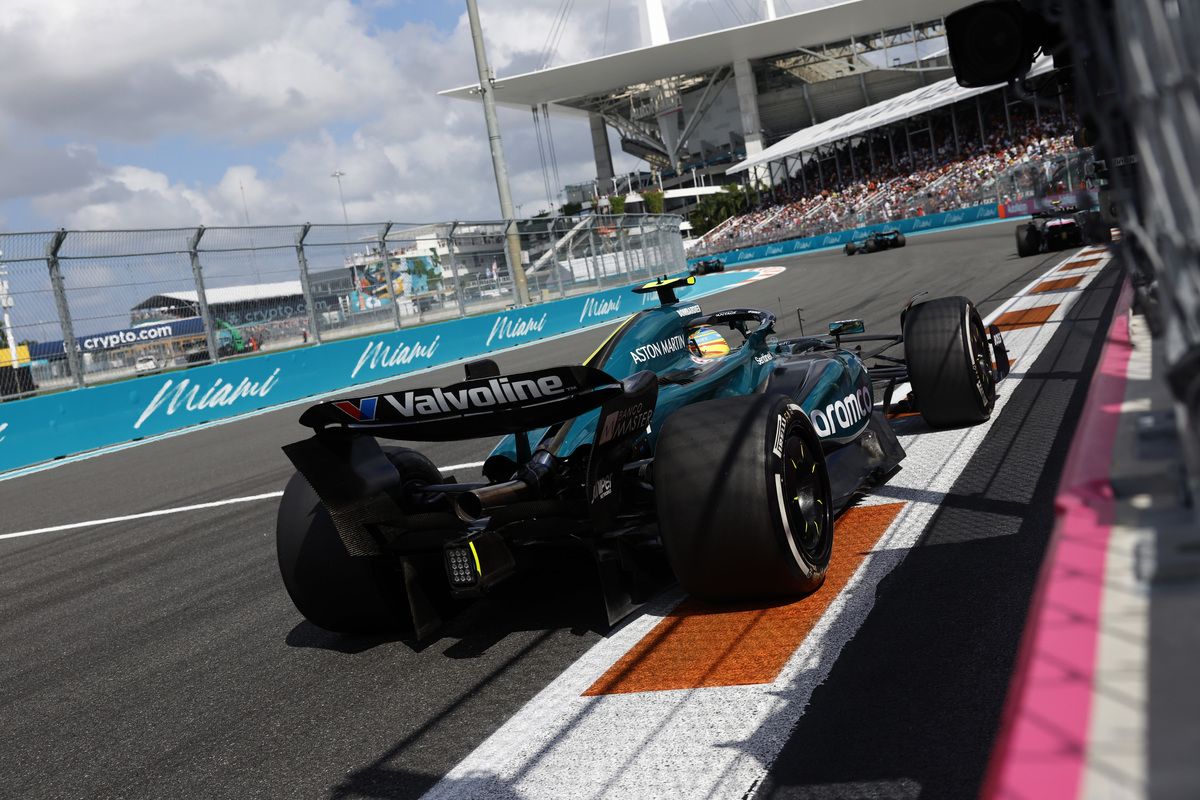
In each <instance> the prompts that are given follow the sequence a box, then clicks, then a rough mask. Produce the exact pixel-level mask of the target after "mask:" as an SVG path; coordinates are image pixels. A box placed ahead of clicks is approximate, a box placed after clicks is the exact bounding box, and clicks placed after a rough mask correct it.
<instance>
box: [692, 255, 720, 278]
mask: <svg viewBox="0 0 1200 800" xmlns="http://www.w3.org/2000/svg"><path fill="white" fill-rule="evenodd" d="M724 271H725V262H724V261H723V260H721V259H720V258H717V257H716V256H711V257H709V258H702V259H700V260H699V261H697V262H696V263H695V264H693V265H692V269H691V274H692V275H708V274H709V273H711V272H724Z"/></svg>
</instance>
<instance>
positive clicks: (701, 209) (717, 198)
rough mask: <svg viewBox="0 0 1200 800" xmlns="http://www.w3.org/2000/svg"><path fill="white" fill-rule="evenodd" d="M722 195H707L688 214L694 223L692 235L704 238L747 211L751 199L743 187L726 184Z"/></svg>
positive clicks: (690, 220) (689, 219)
mask: <svg viewBox="0 0 1200 800" xmlns="http://www.w3.org/2000/svg"><path fill="white" fill-rule="evenodd" d="M723 189H724V191H722V192H721V193H720V194H707V195H704V197H703V198H702V199H701V200H700V202H698V203H696V205H695V207H694V208H693V209H692V210H691V212H690V213H689V214H688V221H689V222H691V223H692V233H693V234H694V235H696V236H702V235H703V234H705V233H708V232H709V231H710V230H712V229H713V228H715V227H716V226H718V225H720V224H721V223H722V222H724V221H725V220H727V219H729V218H730V217H735V216H737V215H738V214H741V213H742V212H744V211H745V210H746V208H747V207H748V205H749V198H748V197H747V196H746V192H744V191H742V187H740V186H738V185H736V184H732V183H729V184H726V185H725V186H724V187H723Z"/></svg>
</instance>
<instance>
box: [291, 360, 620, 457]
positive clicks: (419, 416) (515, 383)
mask: <svg viewBox="0 0 1200 800" xmlns="http://www.w3.org/2000/svg"><path fill="white" fill-rule="evenodd" d="M623 393H624V388H623V386H622V383H621V381H619V380H617V379H616V378H614V377H612V376H611V375H608V374H607V373H605V372H603V371H601V370H598V369H593V368H591V367H582V366H567V367H552V368H550V369H544V370H537V371H536V372H522V373H518V374H514V375H495V376H489V377H486V378H477V379H474V380H466V381H463V382H462V383H456V384H453V385H452V386H445V387H435V388H428V389H411V390H406V391H401V392H393V393H390V394H380V395H371V396H367V397H355V398H346V399H340V400H334V401H331V402H328V403H320V404H318V405H315V406H312V407H311V408H309V409H308V410H307V411H305V412H304V413H303V414H301V415H300V424H301V425H306V426H308V427H310V428H313V429H314V430H316V431H317V433H318V434H333V435H337V434H338V433H361V434H365V435H368V436H378V437H381V438H384V439H406V440H410V441H425V442H441V441H454V440H459V439H475V438H480V437H486V436H503V435H506V434H510V433H521V432H523V431H529V430H534V429H537V428H544V427H547V426H549V425H552V424H554V423H556V422H562V421H563V420H567V419H572V418H574V417H577V416H579V415H580V414H582V413H584V412H586V411H590V410H592V409H594V408H599V407H600V406H602V405H603V404H604V403H605V402H607V401H608V400H611V399H614V398H617V397H620V396H621V395H622V394H623Z"/></svg>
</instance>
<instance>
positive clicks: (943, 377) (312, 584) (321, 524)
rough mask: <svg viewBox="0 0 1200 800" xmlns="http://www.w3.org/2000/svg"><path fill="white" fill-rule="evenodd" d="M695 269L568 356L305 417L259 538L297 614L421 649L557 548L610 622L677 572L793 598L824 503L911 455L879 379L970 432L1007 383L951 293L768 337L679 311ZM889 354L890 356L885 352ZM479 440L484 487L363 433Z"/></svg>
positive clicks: (844, 499) (930, 416)
mask: <svg viewBox="0 0 1200 800" xmlns="http://www.w3.org/2000/svg"><path fill="white" fill-rule="evenodd" d="M695 280H696V279H695V278H694V277H690V276H689V277H685V278H672V279H665V278H664V279H662V280H658V281H653V282H651V283H648V284H646V285H644V286H641V287H639V288H637V289H635V290H634V291H635V292H640V293H649V292H656V293H657V294H658V299H659V301H660V305H658V306H656V307H653V308H648V309H645V310H642V311H639V312H638V313H636V314H634V315H632V316H631V317H629V318H628V319H626V320H625V321H624V322H623V323H621V325H620V326H619V327H618V328H617V329H616V330H615V331H614V332H613V333H612V334H611V335H610V336H609V337H608V339H607V340H606V341H605V342H604V343H603V344H602V345H601V346H600V348H599V349H598V350H596V352H595V353H593V354H592V355H591V356H590V357H589V358H588V359H587V360H586V361H584V362H583V364H582V365H567V366H548V367H546V368H544V369H538V370H535V371H531V372H523V373H518V374H509V375H502V374H500V370H499V369H498V367H497V365H496V363H495V362H494V361H492V360H490V359H481V360H478V361H474V362H471V363H468V364H467V365H466V366H465V371H466V379H465V380H464V381H463V382H461V383H457V384H454V385H451V386H445V387H432V388H426V389H408V390H402V391H397V392H393V393H389V394H371V395H364V396H358V397H348V398H344V399H339V400H335V401H331V402H324V403H320V404H318V405H314V406H312V407H310V408H309V409H307V410H306V411H305V412H304V413H303V414H302V415H301V417H300V423H301V424H302V425H304V426H307V427H309V428H311V429H312V436H311V437H309V438H307V439H304V440H302V441H299V442H296V443H294V444H290V445H287V446H285V447H284V448H283V449H284V452H285V453H286V454H287V456H288V458H289V459H290V460H291V461H292V463H293V464H294V465H295V467H296V469H297V472H296V473H295V474H294V475H293V476H292V478H291V480H290V481H289V482H288V484H287V488H286V490H285V492H284V495H283V498H282V500H281V502H280V506H279V514H278V520H277V528H276V542H277V550H278V558H279V568H280V572H281V574H282V577H283V583H284V586H285V587H286V588H287V591H288V593H289V595H290V596H291V598H292V601H293V602H294V603H295V605H296V608H297V609H299V611H300V612H301V613H302V614H303V615H304V616H305V617H307V618H308V619H309V620H310V621H311V622H313V623H315V624H316V625H319V626H320V627H322V628H326V629H328V630H331V631H338V632H344V633H377V632H383V631H396V630H399V631H405V632H407V633H409V634H411V635H413V636H415V637H416V638H417V639H421V638H424V637H426V636H428V635H429V634H430V633H431V632H433V631H434V630H435V629H436V628H437V627H438V626H439V625H440V624H441V621H442V620H443V619H444V618H446V615H447V614H448V613H450V612H454V611H456V610H457V609H459V608H460V607H461V604H462V603H464V602H466V601H469V600H470V599H472V598H477V597H479V596H481V595H482V594H484V593H486V592H488V591H489V590H490V589H492V588H493V587H495V586H496V585H498V584H500V583H501V582H503V581H505V580H507V579H509V578H510V577H511V576H513V575H514V573H516V572H518V571H519V570H520V569H521V568H522V567H523V566H526V565H528V564H529V563H530V561H531V559H534V558H535V557H537V558H540V559H542V563H545V559H551V560H552V561H551V563H552V564H554V565H556V567H555V568H556V569H558V570H561V569H564V568H566V565H567V564H568V563H571V559H572V556H571V553H577V554H582V555H583V557H584V559H585V561H586V562H590V563H591V564H592V566H593V568H592V569H591V574H593V575H594V576H595V577H596V580H597V582H598V584H597V585H598V591H597V595H598V598H599V602H598V603H597V610H598V611H600V612H601V613H599V614H598V616H599V617H601V618H602V619H605V620H607V624H613V623H615V622H616V621H617V620H619V619H621V618H622V617H623V616H625V615H626V614H628V613H629V612H631V611H632V610H633V609H634V608H636V606H637V604H638V603H640V602H642V601H644V600H646V599H648V598H649V597H650V596H651V595H652V594H653V593H654V592H657V591H659V590H661V589H662V588H663V586H664V585H665V584H666V583H668V582H669V581H670V580H671V578H672V577H673V578H675V579H677V580H678V582H679V583H681V584H682V585H683V587H684V588H685V589H686V590H687V591H689V592H691V593H692V594H694V595H697V596H700V597H705V598H709V599H712V600H717V601H739V600H746V599H752V598H779V597H795V596H798V595H803V594H806V593H809V592H812V591H814V590H815V589H816V588H817V587H819V586H820V585H821V583H822V582H823V581H824V578H825V572H826V569H827V567H828V566H829V560H830V554H831V552H832V543H833V536H834V530H835V525H836V520H837V518H838V515H839V514H840V513H841V512H842V511H843V510H844V509H846V508H847V507H848V506H849V504H850V503H851V502H852V501H853V499H854V498H855V497H857V496H858V495H860V494H862V493H864V492H867V491H869V490H870V488H871V487H872V486H874V485H876V484H878V483H880V482H883V481H886V480H887V479H888V477H889V476H891V475H892V474H893V473H894V472H895V471H896V469H897V466H898V464H899V463H900V461H901V459H902V458H904V449H903V448H902V447H901V445H900V442H899V441H898V439H897V437H896V434H895V433H894V432H893V430H892V428H891V425H890V423H889V422H888V421H887V418H886V417H887V410H888V408H889V406H890V404H891V400H892V397H891V395H892V393H893V391H894V389H895V387H896V386H898V385H900V384H901V383H906V382H907V383H908V384H910V385H911V387H912V394H911V395H910V396H909V397H908V399H907V400H906V401H905V402H908V403H910V404H911V407H913V408H915V409H916V410H918V411H919V412H920V413H921V414H922V415H923V416H924V418H925V420H926V421H927V422H928V423H929V424H930V425H932V426H935V427H945V426H959V425H970V424H974V423H978V422H982V421H984V420H986V419H987V418H988V417H989V416H990V414H991V413H992V408H993V405H994V403H995V398H996V382H997V381H998V380H1000V379H1001V378H1003V377H1004V376H1005V375H1007V374H1008V356H1007V353H1006V351H1005V349H1004V345H1003V342H1002V341H1001V339H1000V336H999V331H998V329H997V328H995V327H994V326H993V327H991V328H986V327H985V326H984V324H983V322H982V321H981V319H980V317H979V313H978V312H977V311H976V310H975V307H974V306H973V305H972V304H971V302H970V301H968V300H967V299H966V298H965V297H943V298H939V299H936V300H929V301H927V302H922V303H916V304H914V303H913V302H910V303H909V305H908V306H907V307H906V308H905V309H904V310H903V311H902V312H901V315H900V326H901V329H902V331H903V332H902V333H899V334H893V335H883V336H867V335H863V334H864V325H863V322H862V321H861V320H845V321H842V322H836V323H833V324H832V325H830V326H829V331H830V335H829V336H821V337H814V336H802V337H800V338H795V339H786V340H778V339H777V338H776V336H775V333H774V326H775V317H774V315H773V314H772V313H771V312H770V311H762V310H757V309H749V308H735V309H729V310H725V311H717V312H715V313H709V314H706V313H704V311H702V310H701V307H700V306H699V305H697V304H696V303H694V302H691V301H688V300H684V301H680V300H678V299H677V297H676V295H675V289H676V288H678V287H680V286H685V285H690V284H693V283H695ZM721 329H725V330H727V331H728V333H729V336H730V337H731V338H733V339H735V341H732V342H730V341H725V340H724V334H722V333H721ZM718 340H721V341H718ZM851 343H852V344H851ZM899 344H903V345H904V352H905V356H906V358H904V359H900V358H895V357H892V356H885V355H883V354H884V352H885V351H887V350H889V349H890V348H893V347H895V346H896V345H899ZM864 345H866V347H865V349H864ZM868 362H872V363H868ZM877 386H878V387H881V388H883V389H884V393H883V398H882V407H880V408H877V407H876V406H875V399H874V395H875V387H877ZM489 436H502V437H503V438H502V439H501V440H500V442H499V444H498V445H497V446H496V447H495V449H494V450H493V451H492V453H491V455H490V456H488V458H487V460H486V461H485V462H484V464H483V470H482V472H483V476H484V479H483V480H482V481H479V482H465V483H459V482H458V481H456V479H455V478H454V477H453V476H450V475H443V474H442V473H441V472H440V471H439V469H438V468H437V466H435V464H434V462H432V461H431V460H430V459H429V458H427V457H425V456H424V455H422V454H421V453H419V452H417V451H416V450H411V449H408V448H407V447H400V446H395V445H381V444H380V442H379V440H380V439H384V440H404V441H427V442H433V441H453V440H465V439H476V438H480V437H489Z"/></svg>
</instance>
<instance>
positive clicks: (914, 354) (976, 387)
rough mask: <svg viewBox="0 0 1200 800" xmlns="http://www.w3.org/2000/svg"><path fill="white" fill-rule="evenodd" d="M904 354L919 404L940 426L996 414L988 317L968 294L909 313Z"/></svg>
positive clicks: (972, 421) (923, 305)
mask: <svg viewBox="0 0 1200 800" xmlns="http://www.w3.org/2000/svg"><path fill="white" fill-rule="evenodd" d="M904 356H905V359H906V361H907V362H908V378H909V382H910V383H911V384H912V389H913V394H914V395H915V396H916V400H917V409H918V410H919V411H920V412H921V416H922V417H924V418H925V421H926V422H928V423H929V424H930V425H931V426H932V427H934V428H949V427H956V426H959V425H974V424H977V423H980V422H983V421H984V420H986V419H987V418H988V417H990V416H991V414H992V408H993V407H994V406H995V404H996V381H995V376H994V375H993V373H992V364H991V354H990V348H989V347H988V341H987V332H986V330H985V329H984V327H983V320H981V319H980V318H979V312H978V311H977V310H976V309H975V306H974V305H973V304H972V303H971V301H970V300H968V299H967V298H965V297H940V298H938V299H936V300H930V301H928V302H925V303H919V304H917V305H915V306H912V307H911V308H909V309H908V313H907V314H905V316H904Z"/></svg>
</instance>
